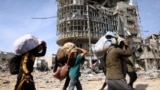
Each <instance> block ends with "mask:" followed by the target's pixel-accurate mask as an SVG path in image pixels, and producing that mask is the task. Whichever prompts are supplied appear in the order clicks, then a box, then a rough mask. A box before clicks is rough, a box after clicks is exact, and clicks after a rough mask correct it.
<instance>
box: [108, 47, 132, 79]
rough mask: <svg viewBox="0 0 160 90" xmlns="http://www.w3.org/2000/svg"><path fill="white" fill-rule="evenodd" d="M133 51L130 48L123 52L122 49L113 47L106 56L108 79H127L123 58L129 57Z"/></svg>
mask: <svg viewBox="0 0 160 90" xmlns="http://www.w3.org/2000/svg"><path fill="white" fill-rule="evenodd" d="M131 55H132V51H131V49H130V48H129V47H127V48H126V49H125V50H123V49H122V48H120V47H111V49H110V50H109V52H108V53H107V55H106V70H107V74H106V75H107V78H108V79H123V78H125V74H124V70H123V69H124V68H123V61H124V59H123V58H122V57H129V56H131Z"/></svg>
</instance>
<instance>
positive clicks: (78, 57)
mask: <svg viewBox="0 0 160 90" xmlns="http://www.w3.org/2000/svg"><path fill="white" fill-rule="evenodd" d="M71 52H72V55H71V56H73V57H74V58H75V63H74V64H73V66H72V67H70V69H69V78H70V83H69V90H74V87H75V86H76V88H77V90H82V85H81V83H80V81H79V77H80V65H81V61H82V60H83V57H84V56H85V55H86V54H87V51H86V50H85V49H82V48H77V49H76V50H75V49H74V50H72V51H71Z"/></svg>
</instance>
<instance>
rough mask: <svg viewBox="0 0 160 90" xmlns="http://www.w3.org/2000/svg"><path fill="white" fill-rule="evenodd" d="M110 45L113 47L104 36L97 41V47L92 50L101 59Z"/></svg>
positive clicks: (94, 46)
mask: <svg viewBox="0 0 160 90" xmlns="http://www.w3.org/2000/svg"><path fill="white" fill-rule="evenodd" d="M110 45H111V42H109V41H107V39H106V37H105V35H104V36H102V37H101V38H100V39H99V40H98V41H97V43H96V44H95V45H93V46H92V47H91V49H92V51H93V53H94V54H95V55H96V56H97V57H101V56H103V54H104V49H105V48H107V47H109V46H110Z"/></svg>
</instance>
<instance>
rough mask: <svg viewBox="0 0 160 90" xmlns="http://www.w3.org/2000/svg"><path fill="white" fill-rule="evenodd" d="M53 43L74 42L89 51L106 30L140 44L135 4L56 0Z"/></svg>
mask: <svg viewBox="0 0 160 90" xmlns="http://www.w3.org/2000/svg"><path fill="white" fill-rule="evenodd" d="M57 3H58V5H57V7H58V8H57V9H58V10H57V11H58V12H57V37H58V39H57V44H58V45H59V46H62V45H63V44H64V43H66V42H74V43H75V44H76V45H77V46H78V47H81V48H84V49H86V50H89V51H90V47H91V44H95V43H96V42H97V41H98V40H99V38H100V37H101V36H103V35H105V34H106V32H107V31H113V32H117V33H118V34H119V35H120V36H122V37H125V38H126V37H127V38H129V39H130V41H131V45H132V46H133V47H136V45H137V44H139V43H141V39H140V29H139V24H138V23H139V22H138V21H139V14H138V7H137V6H136V5H134V4H133V1H132V0H57Z"/></svg>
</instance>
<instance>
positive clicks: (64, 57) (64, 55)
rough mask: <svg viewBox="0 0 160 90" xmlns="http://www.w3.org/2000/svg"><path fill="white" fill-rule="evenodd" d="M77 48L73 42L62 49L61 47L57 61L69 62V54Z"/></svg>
mask: <svg viewBox="0 0 160 90" xmlns="http://www.w3.org/2000/svg"><path fill="white" fill-rule="evenodd" d="M73 48H76V45H75V44H74V43H72V42H67V43H65V44H64V45H63V46H62V47H60V48H59V49H58V51H57V53H56V56H57V61H62V62H63V61H65V62H67V58H68V53H69V52H70V51H71V50H72V49H73Z"/></svg>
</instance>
